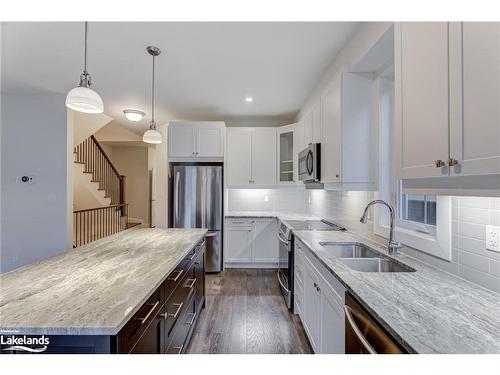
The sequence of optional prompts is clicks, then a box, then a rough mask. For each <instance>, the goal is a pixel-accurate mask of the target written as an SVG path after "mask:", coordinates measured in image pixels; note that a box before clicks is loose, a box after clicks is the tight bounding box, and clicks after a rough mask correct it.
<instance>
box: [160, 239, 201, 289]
mask: <svg viewBox="0 0 500 375" xmlns="http://www.w3.org/2000/svg"><path fill="white" fill-rule="evenodd" d="M199 252H200V246H199V245H197V246H195V247H194V249H193V250H191V251H190V252H189V254H188V255H186V257H185V258H184V259H183V260H182V261H181V262H180V263H179V264H178V265H177V267H175V269H174V270H173V271H172V272H171V273H170V275H168V277H167V279H166V280H165V282H164V283H163V289H164V295H165V298H166V299H168V298H169V297H170V296H171V295H172V293H173V292H174V290H175V288H176V287H177V286H178V285H179V284H180V283H181V281H182V279H184V277H185V276H186V273H187V272H188V269H189V267H190V265H191V263H192V262H193V260H194V259H195V258H196V257H197V255H198V253H199Z"/></svg>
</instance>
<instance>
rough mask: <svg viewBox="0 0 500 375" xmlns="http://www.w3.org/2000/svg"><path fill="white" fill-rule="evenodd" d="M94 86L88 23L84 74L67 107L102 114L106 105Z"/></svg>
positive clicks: (68, 100)
mask: <svg viewBox="0 0 500 375" xmlns="http://www.w3.org/2000/svg"><path fill="white" fill-rule="evenodd" d="M91 84H92V82H91V78H90V74H89V72H87V22H85V52H84V58H83V73H82V74H81V75H80V84H79V85H78V87H75V88H74V89H72V90H71V91H70V92H68V95H67V96H66V107H68V108H70V109H73V110H75V111H78V112H85V113H102V112H103V111H104V104H103V102H102V99H101V97H100V96H99V94H98V93H96V92H95V91H94V90H92V89H91V88H90V85H91Z"/></svg>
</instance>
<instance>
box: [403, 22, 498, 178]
mask: <svg viewBox="0 0 500 375" xmlns="http://www.w3.org/2000/svg"><path fill="white" fill-rule="evenodd" d="M395 30H396V33H395V89H394V94H395V115H396V118H395V122H396V127H395V128H396V133H395V135H396V139H395V140H396V149H395V151H396V162H397V165H396V166H397V173H398V177H399V178H402V179H407V178H426V177H439V176H450V175H451V176H474V175H485V174H498V173H500V126H499V124H500V104H499V103H500V24H499V23H483V22H480V23H475V22H464V23H443V22H439V23H436V22H432V23H398V24H397V25H396V29H395Z"/></svg>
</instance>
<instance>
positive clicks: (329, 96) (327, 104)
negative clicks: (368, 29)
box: [321, 73, 375, 190]
mask: <svg viewBox="0 0 500 375" xmlns="http://www.w3.org/2000/svg"><path fill="white" fill-rule="evenodd" d="M372 86H373V81H372V80H371V79H369V78H365V77H363V76H361V75H357V74H355V73H343V74H342V76H341V78H340V77H339V78H338V79H337V80H335V81H334V82H333V83H332V84H331V86H330V87H329V88H328V89H327V90H326V91H325V93H324V95H323V96H322V106H321V108H322V128H323V132H322V142H321V181H322V182H324V183H337V182H342V183H343V184H346V185H345V186H348V185H347V184H351V185H349V186H350V187H352V188H355V187H356V186H358V187H359V188H363V189H365V190H370V189H372V188H373V186H372V184H373V181H374V178H375V176H374V172H373V167H372V166H373V159H374V157H373V156H374V152H375V147H374V141H373V139H374V134H373V130H372V129H373V124H372Z"/></svg>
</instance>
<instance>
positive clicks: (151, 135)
mask: <svg viewBox="0 0 500 375" xmlns="http://www.w3.org/2000/svg"><path fill="white" fill-rule="evenodd" d="M146 51H148V53H149V54H150V55H151V56H153V84H152V86H151V122H150V123H149V130H146V131H145V132H144V135H143V136H142V141H143V142H146V143H155V144H158V143H161V141H162V140H161V133H160V132H159V131H158V130H156V122H155V57H156V56H158V55H159V54H160V53H161V51H160V49H159V48H158V47H153V46H149V47H148V48H146Z"/></svg>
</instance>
